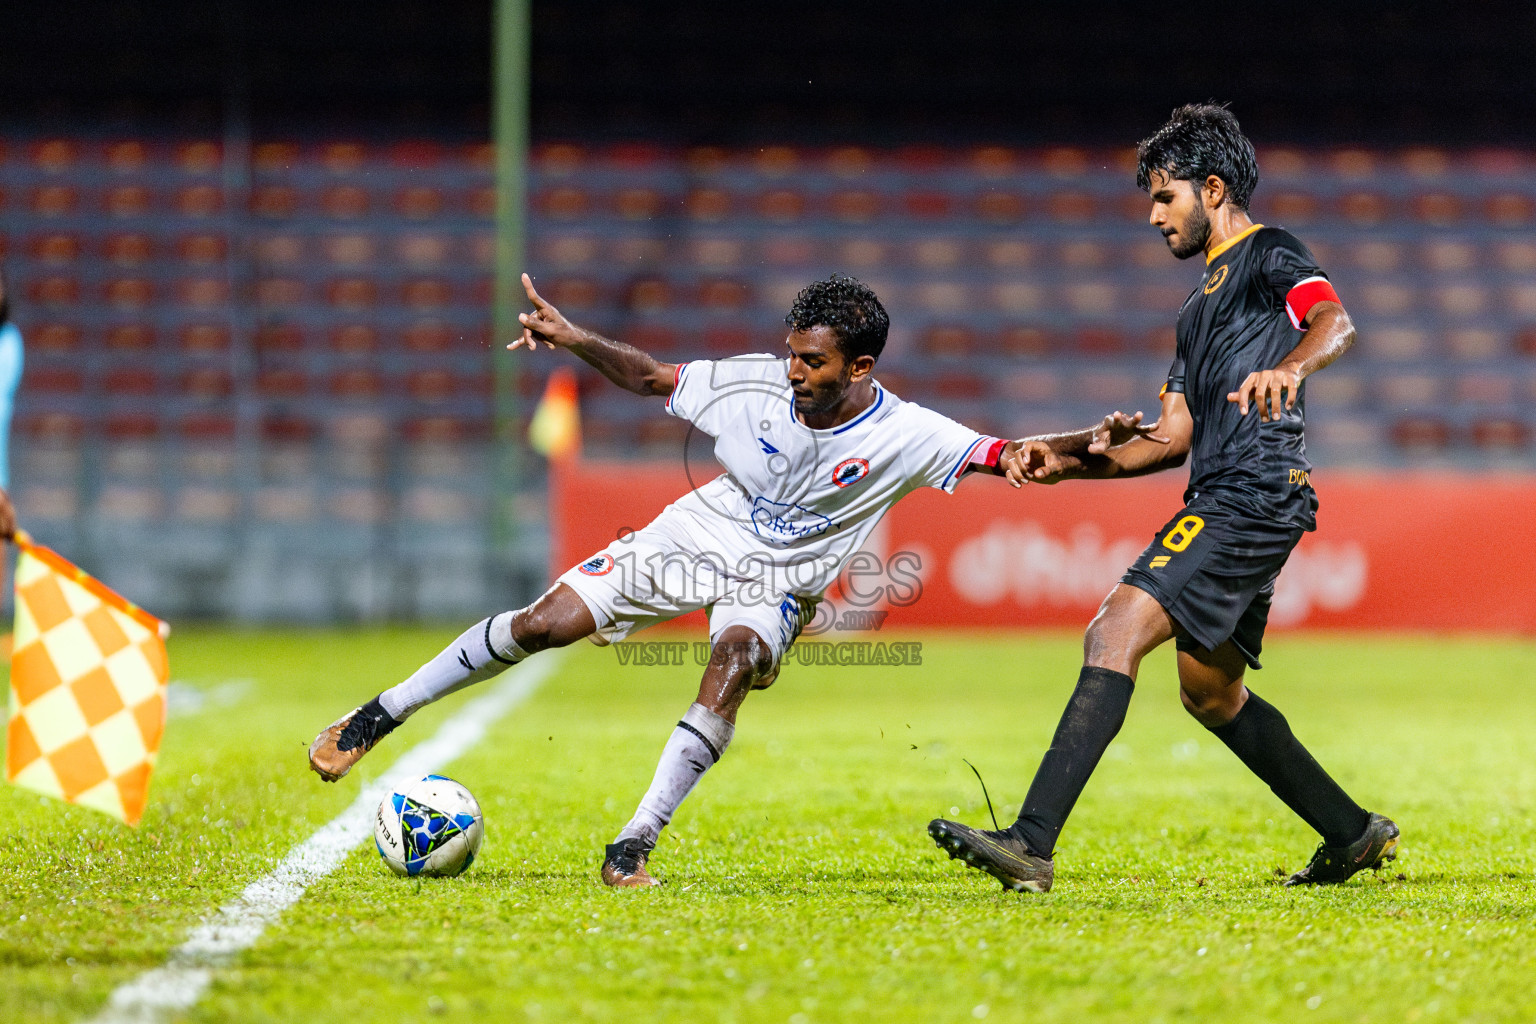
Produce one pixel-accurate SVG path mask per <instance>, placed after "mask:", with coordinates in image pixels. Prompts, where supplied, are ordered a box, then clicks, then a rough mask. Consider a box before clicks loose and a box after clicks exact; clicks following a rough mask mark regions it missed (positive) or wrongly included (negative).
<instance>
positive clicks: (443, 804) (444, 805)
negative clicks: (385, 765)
mask: <svg viewBox="0 0 1536 1024" xmlns="http://www.w3.org/2000/svg"><path fill="white" fill-rule="evenodd" d="M484 838H485V818H484V817H483V816H482V815H481V813H480V805H479V804H478V803H476V802H475V798H474V797H473V796H471V795H470V792H469V790H467V789H465V788H464V787H463V786H461V785H459V784H458V783H457V782H454V781H453V780H452V779H450V778H446V777H444V776H442V775H427V776H423V777H422V778H419V779H411V780H408V781H406V782H403V783H401V784H400V785H398V786H396V787H395V791H394V792H393V793H390V794H389V795H388V796H386V797H385V798H384V800H383V802H382V803H380V804H379V813H378V815H377V817H376V818H375V819H374V825H373V841H374V842H375V843H377V844H378V847H379V856H380V857H383V858H384V863H385V864H388V865H389V868H390V870H391V871H393V872H394V873H395V874H397V875H401V876H407V875H408V876H411V877H415V876H417V875H430V876H432V877H435V878H452V877H453V876H454V875H461V874H463V873H464V872H465V871H467V870H469V866H470V865H471V864H473V863H474V862H475V854H477V853H479V852H480V840H482V839H484Z"/></svg>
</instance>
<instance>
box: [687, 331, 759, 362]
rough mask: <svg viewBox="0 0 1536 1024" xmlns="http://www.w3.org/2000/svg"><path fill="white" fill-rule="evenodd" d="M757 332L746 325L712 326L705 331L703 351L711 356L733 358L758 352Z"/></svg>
mask: <svg viewBox="0 0 1536 1024" xmlns="http://www.w3.org/2000/svg"><path fill="white" fill-rule="evenodd" d="M756 339H757V332H755V331H754V330H753V329H752V328H751V327H749V326H747V325H746V324H714V325H712V326H710V327H708V328H706V329H705V331H704V335H703V338H702V339H701V340H702V341H703V343H704V351H706V352H708V353H709V354H710V355H712V356H735V355H741V354H743V353H746V352H752V351H754V350H760V349H761V348H762V346H760V345H758V344H754V342H755V341H756Z"/></svg>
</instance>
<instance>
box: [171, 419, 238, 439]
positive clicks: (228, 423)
mask: <svg viewBox="0 0 1536 1024" xmlns="http://www.w3.org/2000/svg"><path fill="white" fill-rule="evenodd" d="M177 433H179V434H180V435H181V436H182V437H183V438H184V439H185V440H188V441H193V442H206V441H226V440H228V439H230V438H232V437H234V436H235V419H234V417H233V416H228V415H221V414H219V413H193V414H192V415H190V416H187V417H185V418H184V419H182V421H181V422H180V423H179V424H177Z"/></svg>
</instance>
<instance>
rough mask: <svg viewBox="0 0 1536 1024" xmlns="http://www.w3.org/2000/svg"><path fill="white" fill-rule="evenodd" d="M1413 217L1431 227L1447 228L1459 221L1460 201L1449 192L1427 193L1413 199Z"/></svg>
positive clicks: (1461, 208) (1460, 212)
mask: <svg viewBox="0 0 1536 1024" xmlns="http://www.w3.org/2000/svg"><path fill="white" fill-rule="evenodd" d="M1412 208H1413V215H1414V216H1415V217H1416V218H1418V219H1419V220H1421V221H1423V222H1424V223H1425V224H1429V225H1431V226H1433V227H1448V226H1450V225H1452V224H1455V223H1456V222H1457V221H1459V220H1461V217H1462V212H1463V207H1462V202H1461V199H1460V198H1459V197H1457V196H1454V195H1452V194H1451V193H1449V192H1428V193H1425V194H1423V195H1417V196H1414V197H1413V202H1412Z"/></svg>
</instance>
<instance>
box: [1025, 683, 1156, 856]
mask: <svg viewBox="0 0 1536 1024" xmlns="http://www.w3.org/2000/svg"><path fill="white" fill-rule="evenodd" d="M1135 688H1136V681H1135V680H1134V679H1132V678H1131V677H1130V676H1128V675H1126V674H1125V673H1123V672H1115V671H1113V670H1111V669H1107V668H1093V667H1091V666H1084V668H1083V671H1082V674H1081V675H1079V676H1078V677H1077V689H1076V690H1074V691H1072V699H1071V700H1069V701H1067V710H1065V711H1063V712H1062V713H1061V722H1060V723H1059V724H1058V725H1057V726H1056V735H1055V737H1054V738H1053V739H1052V740H1051V749H1049V750H1047V751H1046V752H1045V757H1044V758H1042V759H1041V761H1040V769H1039V771H1037V772H1035V781H1034V782H1032V783H1030V786H1029V795H1028V796H1026V797H1025V798H1024V809H1023V810H1021V811H1020V812H1019V820H1018V821H1016V822H1014V823H1013V826H1012V828H1010V829H1009V831H1010V832H1012V833H1013V834H1014V835H1016V836H1018V837H1019V838H1020V839H1023V840H1024V841H1025V842H1026V843H1028V844H1029V848H1030V849H1031V850H1033V851H1034V852H1035V853H1036V854H1038V855H1039V856H1041V857H1049V856H1051V854H1052V853H1054V852H1055V850H1056V837H1057V836H1059V835H1061V827H1062V826H1063V825H1065V824H1066V823H1067V815H1069V814H1071V813H1072V805H1073V804H1075V803H1077V798H1078V795H1079V794H1080V793H1082V791H1083V787H1084V786H1086V785H1087V784H1088V776H1090V775H1092V774H1093V769H1094V768H1095V767H1096V766H1097V765H1098V763H1099V758H1101V757H1103V756H1104V751H1105V749H1106V748H1108V746H1109V741H1110V740H1112V739H1114V738H1115V734H1116V733H1117V732H1119V731H1120V726H1122V725H1124V724H1125V712H1126V710H1127V709H1128V708H1130V706H1131V692H1132V691H1133V690H1135Z"/></svg>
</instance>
